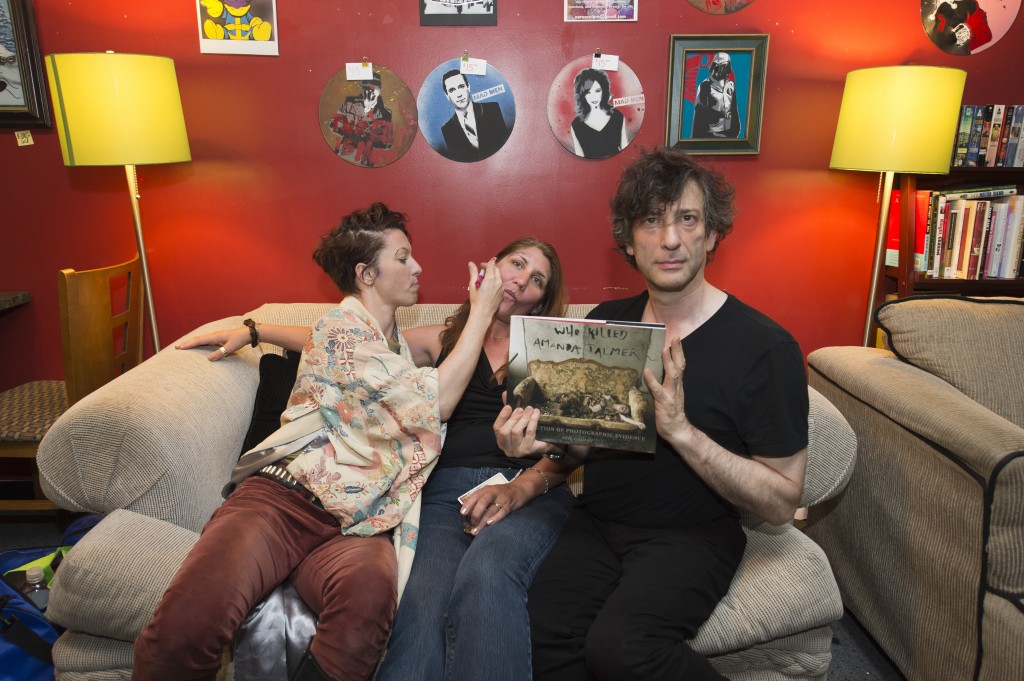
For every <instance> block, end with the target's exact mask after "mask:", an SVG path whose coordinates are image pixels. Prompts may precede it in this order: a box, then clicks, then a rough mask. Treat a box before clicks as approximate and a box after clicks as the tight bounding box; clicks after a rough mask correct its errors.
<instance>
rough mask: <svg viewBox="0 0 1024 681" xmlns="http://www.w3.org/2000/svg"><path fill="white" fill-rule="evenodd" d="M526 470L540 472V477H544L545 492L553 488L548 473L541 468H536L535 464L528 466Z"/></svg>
mask: <svg viewBox="0 0 1024 681" xmlns="http://www.w3.org/2000/svg"><path fill="white" fill-rule="evenodd" d="M526 470H528V471H533V472H534V473H539V474H540V477H542V478H544V494H547V493H548V490H549V489H551V481H550V480H549V479H548V474H547V473H545V472H544V471H542V470H540V469H537V468H534V467H533V466H531V467H529V468H527V469H526Z"/></svg>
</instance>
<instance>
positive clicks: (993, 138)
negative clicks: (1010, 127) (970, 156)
mask: <svg viewBox="0 0 1024 681" xmlns="http://www.w3.org/2000/svg"><path fill="white" fill-rule="evenodd" d="M1005 115H1006V106H1005V105H1004V104H993V105H992V124H991V126H990V127H989V137H988V151H987V152H986V153H985V166H986V167H988V168H995V167H996V158H997V157H998V156H999V140H1001V139H1002V138H1003V117H1004V116H1005Z"/></svg>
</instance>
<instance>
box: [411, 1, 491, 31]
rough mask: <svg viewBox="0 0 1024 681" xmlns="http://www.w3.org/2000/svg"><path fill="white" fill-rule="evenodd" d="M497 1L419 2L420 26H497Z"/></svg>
mask: <svg viewBox="0 0 1024 681" xmlns="http://www.w3.org/2000/svg"><path fill="white" fill-rule="evenodd" d="M497 25H498V0H420V26H497Z"/></svg>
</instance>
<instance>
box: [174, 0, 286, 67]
mask: <svg viewBox="0 0 1024 681" xmlns="http://www.w3.org/2000/svg"><path fill="white" fill-rule="evenodd" d="M193 2H195V3H196V13H197V16H198V18H199V52H200V53H201V54H261V55H268V56H271V57H276V56H277V55H278V50H277V0H193Z"/></svg>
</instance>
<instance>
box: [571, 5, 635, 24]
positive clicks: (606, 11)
mask: <svg viewBox="0 0 1024 681" xmlns="http://www.w3.org/2000/svg"><path fill="white" fill-rule="evenodd" d="M563 2H564V3H565V13H564V20H565V21H570V22H580V21H636V20H637V19H638V18H639V16H638V15H639V12H640V8H639V7H638V5H639V4H640V0H563Z"/></svg>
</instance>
